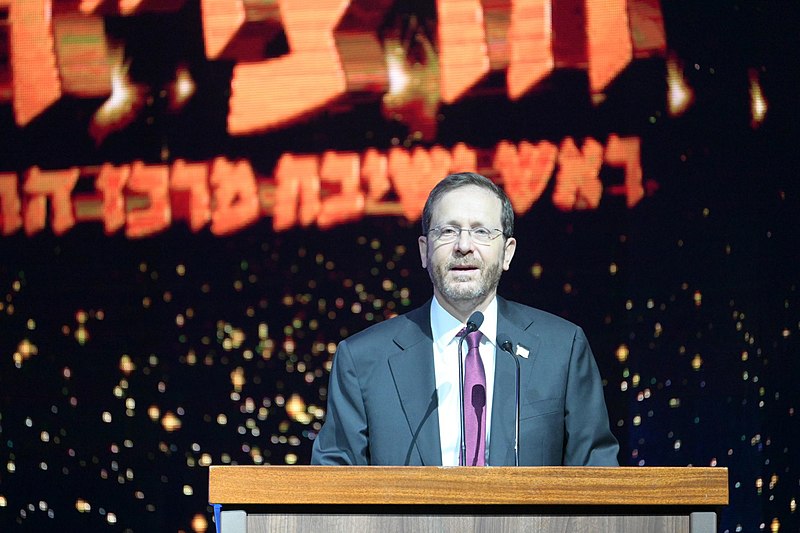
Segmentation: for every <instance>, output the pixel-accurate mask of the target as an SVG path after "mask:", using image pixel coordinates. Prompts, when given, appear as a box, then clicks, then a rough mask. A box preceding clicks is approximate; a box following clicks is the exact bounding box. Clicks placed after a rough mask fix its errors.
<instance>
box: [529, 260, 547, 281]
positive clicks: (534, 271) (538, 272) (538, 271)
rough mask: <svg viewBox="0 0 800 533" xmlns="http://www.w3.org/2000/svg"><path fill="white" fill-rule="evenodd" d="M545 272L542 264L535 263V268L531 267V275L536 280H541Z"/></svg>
mask: <svg viewBox="0 0 800 533" xmlns="http://www.w3.org/2000/svg"><path fill="white" fill-rule="evenodd" d="M543 272H544V268H542V265H541V264H540V263H534V264H533V266H532V267H531V275H532V276H533V278H534V279H541V278H542V273H543Z"/></svg>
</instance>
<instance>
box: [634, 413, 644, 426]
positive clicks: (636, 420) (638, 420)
mask: <svg viewBox="0 0 800 533" xmlns="http://www.w3.org/2000/svg"><path fill="white" fill-rule="evenodd" d="M641 424H642V417H641V416H640V415H636V416H634V417H633V425H634V426H640V425H641Z"/></svg>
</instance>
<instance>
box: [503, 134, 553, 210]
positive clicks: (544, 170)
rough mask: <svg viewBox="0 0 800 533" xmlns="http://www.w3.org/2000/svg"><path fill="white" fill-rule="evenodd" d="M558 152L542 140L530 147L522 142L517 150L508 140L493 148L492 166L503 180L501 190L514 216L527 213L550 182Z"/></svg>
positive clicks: (526, 142)
mask: <svg viewBox="0 0 800 533" xmlns="http://www.w3.org/2000/svg"><path fill="white" fill-rule="evenodd" d="M557 155H558V149H557V148H556V147H555V145H553V144H551V143H549V142H547V141H543V142H540V143H537V144H531V143H529V142H528V141H522V142H521V143H520V144H519V147H516V146H514V144H513V143H511V142H509V141H501V142H500V144H498V145H497V150H496V151H495V155H494V162H493V163H492V166H494V168H496V169H497V170H498V172H500V175H501V176H502V177H503V188H504V189H505V191H506V193H507V194H508V196H509V198H510V199H511V205H513V206H514V211H515V212H516V213H518V214H522V213H525V212H527V211H528V210H529V209H530V208H531V206H532V205H533V203H534V202H535V201H537V200H538V199H539V198H540V197H541V196H542V193H543V192H544V189H545V187H547V183H548V181H550V175H551V174H552V173H553V168H555V164H556V156H557Z"/></svg>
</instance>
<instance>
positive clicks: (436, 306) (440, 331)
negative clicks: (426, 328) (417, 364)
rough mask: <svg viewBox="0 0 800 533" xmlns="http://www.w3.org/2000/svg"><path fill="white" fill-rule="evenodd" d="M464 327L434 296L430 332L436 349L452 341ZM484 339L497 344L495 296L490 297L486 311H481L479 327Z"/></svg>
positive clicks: (442, 348)
mask: <svg viewBox="0 0 800 533" xmlns="http://www.w3.org/2000/svg"><path fill="white" fill-rule="evenodd" d="M463 327H464V324H463V323H461V322H460V321H459V320H458V319H457V318H456V317H454V316H453V315H451V314H450V313H448V312H447V310H445V308H444V307H442V306H441V304H440V303H439V301H438V300H437V299H436V296H435V295H434V297H433V302H431V333H432V334H433V342H434V343H435V344H436V349H437V350H438V351H440V352H441V351H442V350H444V349H445V347H446V346H447V345H448V344H450V343H451V342H453V340H454V339H455V337H456V335H458V332H459V331H461V329H462V328H463ZM479 330H480V332H481V333H483V336H484V337H485V338H486V340H487V341H488V342H490V343H492V345H495V346H496V345H497V339H496V337H497V297H496V296H495V297H494V298H492V301H491V302H489V306H488V307H487V308H486V311H484V312H483V324H481V327H480V328H479Z"/></svg>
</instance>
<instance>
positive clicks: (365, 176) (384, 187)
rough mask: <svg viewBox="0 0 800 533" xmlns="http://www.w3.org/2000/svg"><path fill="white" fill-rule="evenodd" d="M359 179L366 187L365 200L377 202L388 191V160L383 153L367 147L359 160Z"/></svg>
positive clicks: (389, 188) (389, 185)
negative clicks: (361, 159)
mask: <svg viewBox="0 0 800 533" xmlns="http://www.w3.org/2000/svg"><path fill="white" fill-rule="evenodd" d="M361 179H362V180H364V184H365V185H366V188H367V201H369V202H377V201H379V200H380V199H381V198H383V197H384V196H386V193H387V192H389V191H390V190H391V188H392V184H391V183H390V182H389V162H388V159H387V157H386V156H385V155H384V154H381V153H380V152H378V150H376V149H375V148H369V149H368V150H367V151H366V153H365V154H364V159H363V161H361Z"/></svg>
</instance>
